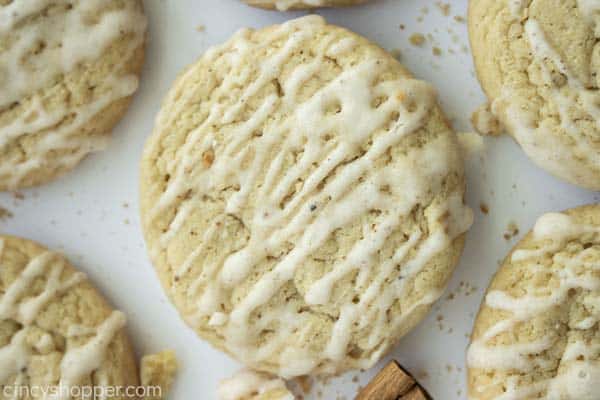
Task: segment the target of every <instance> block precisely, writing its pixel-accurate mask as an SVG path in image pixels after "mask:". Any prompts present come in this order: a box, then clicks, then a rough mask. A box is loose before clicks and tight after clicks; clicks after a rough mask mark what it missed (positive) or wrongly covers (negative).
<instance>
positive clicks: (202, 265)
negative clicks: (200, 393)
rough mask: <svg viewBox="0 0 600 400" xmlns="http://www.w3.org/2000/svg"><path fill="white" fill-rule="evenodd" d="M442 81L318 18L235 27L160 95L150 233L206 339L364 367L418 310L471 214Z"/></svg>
mask: <svg viewBox="0 0 600 400" xmlns="http://www.w3.org/2000/svg"><path fill="white" fill-rule="evenodd" d="M457 146H458V145H457V141H456V137H455V135H454V133H453V132H452V131H451V130H450V128H449V127H448V125H447V123H446V121H445V119H444V117H443V115H442V113H441V111H440V109H439V108H438V106H437V102H436V95H435V92H434V90H433V89H432V88H431V86H430V85H428V84H427V83H425V82H422V81H419V80H416V79H414V78H412V76H411V75H410V74H409V73H408V72H407V71H406V70H405V69H404V68H403V67H402V66H401V65H400V64H399V63H398V62H397V61H396V60H395V59H394V58H393V57H392V56H391V55H389V54H387V53H386V52H384V51H383V50H381V49H380V48H379V47H377V46H375V45H374V44H372V43H370V42H368V41H367V40H366V39H364V38H362V37H360V36H358V35H356V34H354V33H351V32H349V31H347V30H345V29H342V28H339V27H336V26H332V25H328V24H327V23H326V22H325V20H324V19H322V18H321V17H318V16H308V17H305V18H300V19H297V20H292V21H289V22H287V23H285V24H283V25H278V26H272V27H268V28H265V29H261V30H248V29H246V30H242V31H240V32H238V33H237V34H236V35H235V36H234V37H233V38H232V39H231V40H230V41H228V42H227V43H225V44H224V45H222V46H219V47H215V48H212V49H210V50H209V51H208V52H207V53H206V54H205V55H204V56H203V57H202V58H201V59H200V60H199V61H198V62H197V63H195V64H194V65H192V66H190V67H189V68H188V69H187V70H186V71H185V72H184V73H183V74H182V75H181V76H180V77H179V79H178V80H177V82H176V83H175V85H174V87H173V88H172V90H171V92H170V94H169V95H168V96H167V98H166V99H165V101H164V104H163V107H162V110H161V111H160V114H159V116H158V118H157V122H156V126H155V130H154V133H153V135H152V137H151V138H150V139H149V141H148V143H147V145H146V148H145V152H144V155H143V160H142V167H141V213H142V220H143V226H144V233H145V238H146V241H147V247H148V250H149V251H150V254H151V257H152V260H153V262H154V264H155V266H156V269H157V271H158V275H159V277H160V280H161V281H162V284H163V286H164V288H165V289H166V291H167V293H168V295H169V296H170V298H171V299H172V301H173V302H174V303H175V305H176V306H177V308H178V309H179V311H180V313H181V315H182V316H183V318H184V319H185V321H186V322H187V323H188V324H189V325H190V326H191V327H193V328H194V329H195V330H196V332H197V333H198V334H199V335H200V336H201V337H203V338H204V339H206V340H208V341H210V342H211V343H212V344H213V345H215V346H216V347H218V348H220V349H223V350H225V351H226V352H228V353H229V354H231V355H232V356H233V357H235V358H237V359H238V360H240V361H242V362H243V363H245V364H246V365H248V366H249V367H251V368H253V369H257V370H261V371H265V372H271V373H274V374H277V375H280V376H283V377H293V376H299V375H305V374H308V373H323V374H325V373H327V374H333V373H339V372H342V371H345V370H347V369H350V368H367V367H369V366H371V365H373V364H374V363H375V362H376V361H377V360H378V359H379V358H381V357H382V356H383V355H384V354H385V353H386V352H387V351H388V350H389V349H390V347H391V346H393V345H394V343H396V341H397V340H398V339H399V338H400V337H401V336H402V335H404V334H405V333H406V332H408V331H409V330H410V329H411V328H412V327H413V326H414V325H416V323H417V322H418V321H419V320H420V319H421V318H422V317H423V316H424V315H425V313H426V312H427V310H428V309H429V307H430V305H431V304H432V303H433V302H434V301H435V300H436V299H437V298H438V297H439V296H440V295H441V293H442V291H443V289H444V286H445V284H446V281H447V279H448V277H449V276H450V273H451V271H452V270H453V268H454V266H455V264H456V263H457V260H458V258H459V256H460V253H461V250H462V247H463V234H464V232H466V230H467V229H468V228H469V226H470V225H471V222H472V214H471V211H470V209H468V208H467V207H466V206H465V205H464V203H463V194H464V190H465V181H464V175H463V165H462V159H461V156H460V154H459V150H458V147H457Z"/></svg>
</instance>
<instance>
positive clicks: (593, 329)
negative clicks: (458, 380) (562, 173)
mask: <svg viewBox="0 0 600 400" xmlns="http://www.w3.org/2000/svg"><path fill="white" fill-rule="evenodd" d="M599 265H600V206H599V205H592V206H586V207H581V208H576V209H573V210H568V211H565V212H564V213H552V214H546V215H544V216H542V217H541V218H540V219H539V220H538V221H537V223H536V225H535V228H534V229H533V232H531V233H529V234H528V235H527V236H526V237H525V238H524V239H523V240H522V241H521V242H520V243H519V244H518V245H517V246H516V247H515V248H514V249H513V251H512V252H511V253H510V254H509V256H508V257H507V259H506V260H505V261H504V264H503V265H502V267H501V268H500V270H499V271H498V274H497V275H496V277H495V278H494V280H493V281H492V284H491V286H490V288H489V289H488V292H487V295H486V298H485V302H484V304H483V305H482V307H481V310H480V312H479V315H478V317H477V320H476V322H475V328H474V331H473V337H472V342H471V346H470V348H469V352H468V367H469V399H478V400H491V399H498V400H499V399H515V400H518V399H523V400H525V399H538V398H539V399H541V398H543V399H563V400H596V399H598V398H599V397H598V396H599V395H600V392H599V391H598V390H599V388H600V267H599Z"/></svg>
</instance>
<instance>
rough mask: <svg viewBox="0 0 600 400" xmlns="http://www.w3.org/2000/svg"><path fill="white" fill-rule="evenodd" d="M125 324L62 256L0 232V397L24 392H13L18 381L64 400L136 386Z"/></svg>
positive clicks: (135, 371) (134, 366)
mask: <svg viewBox="0 0 600 400" xmlns="http://www.w3.org/2000/svg"><path fill="white" fill-rule="evenodd" d="M124 327H125V316H124V315H123V313H121V312H119V311H114V310H113V309H112V308H111V307H110V306H109V305H108V303H107V302H106V301H105V300H104V299H103V298H102V296H101V295H100V294H99V293H98V292H97V291H96V289H94V288H93V287H92V285H91V284H90V283H89V282H88V281H87V280H86V278H85V275H83V274H82V273H79V272H77V271H75V269H74V268H73V267H72V266H71V265H70V264H69V263H68V261H67V260H65V259H64V258H63V257H62V256H61V255H59V254H56V253H53V252H51V251H48V250H47V249H45V248H43V247H41V246H40V245H38V244H35V243H33V242H30V241H27V240H24V239H18V238H14V237H9V236H0V366H1V367H0V387H2V388H3V394H0V398H4V397H2V396H3V395H4V396H8V397H7V398H12V397H10V396H11V395H12V394H15V397H14V398H21V397H20V396H18V395H16V393H18V392H16V393H11V390H15V391H16V390H23V387H29V388H30V390H32V392H31V393H34V392H33V391H34V390H42V389H45V390H49V391H50V392H49V393H50V394H53V393H54V394H55V396H56V397H55V398H57V399H58V398H60V399H62V398H65V399H67V398H71V397H68V396H67V395H68V394H72V393H86V391H89V390H95V391H96V392H95V393H97V395H99V393H101V390H102V389H107V390H109V389H110V388H109V387H117V386H120V387H126V386H135V385H137V384H138V377H137V368H136V363H135V359H134V353H133V350H132V348H131V346H130V344H129V341H128V339H127V336H126V333H125V330H124ZM19 388H20V389H19ZM59 388H60V389H59ZM59 390H63V393H62V394H60V393H59ZM21 393H22V392H21ZM88 393H89V392H88ZM107 393H109V392H108V391H106V392H105V394H107ZM23 398H25V397H23ZM28 398H29V397H28ZM40 398H41V395H40ZM52 398H54V397H52ZM112 398H115V399H125V396H124V395H123V394H121V395H117V396H115V397H112Z"/></svg>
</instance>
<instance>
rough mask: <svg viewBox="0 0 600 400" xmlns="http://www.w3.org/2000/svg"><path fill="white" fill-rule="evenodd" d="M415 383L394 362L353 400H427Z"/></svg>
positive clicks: (426, 396)
mask: <svg viewBox="0 0 600 400" xmlns="http://www.w3.org/2000/svg"><path fill="white" fill-rule="evenodd" d="M429 399H430V398H429V396H428V395H427V393H426V392H425V390H423V388H422V387H420V386H419V384H418V383H417V381H415V379H414V378H413V377H412V376H410V374H409V373H408V372H406V371H405V370H404V369H402V367H401V366H400V364H398V363H397V362H396V361H392V362H390V363H389V364H388V365H386V367H385V368H383V369H382V370H381V372H379V373H378V374H377V375H376V376H375V378H373V380H372V381H371V382H369V383H368V384H367V386H365V387H364V388H363V389H362V390H361V391H360V393H359V394H358V396H356V399H355V400H429Z"/></svg>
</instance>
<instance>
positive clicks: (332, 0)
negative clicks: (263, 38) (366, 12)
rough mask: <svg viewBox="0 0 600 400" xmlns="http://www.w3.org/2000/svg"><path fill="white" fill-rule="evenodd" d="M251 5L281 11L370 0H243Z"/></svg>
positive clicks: (347, 4) (349, 4)
mask: <svg viewBox="0 0 600 400" xmlns="http://www.w3.org/2000/svg"><path fill="white" fill-rule="evenodd" d="M243 1H245V2H246V3H248V4H249V5H251V6H256V7H262V8H273V9H277V10H280V11H286V10H300V9H305V8H317V7H339V6H351V5H356V4H361V3H365V2H366V1H368V0H243Z"/></svg>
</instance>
